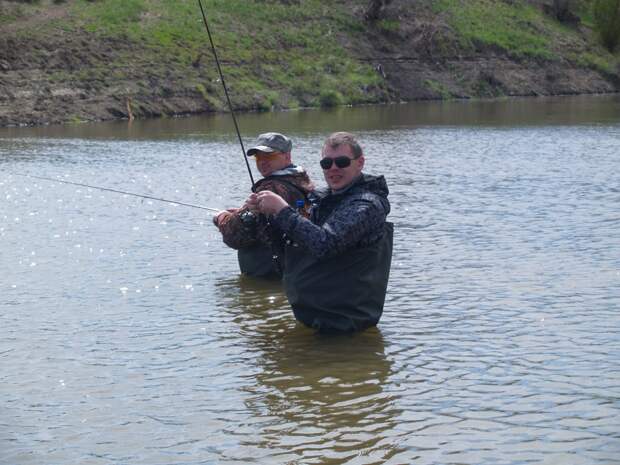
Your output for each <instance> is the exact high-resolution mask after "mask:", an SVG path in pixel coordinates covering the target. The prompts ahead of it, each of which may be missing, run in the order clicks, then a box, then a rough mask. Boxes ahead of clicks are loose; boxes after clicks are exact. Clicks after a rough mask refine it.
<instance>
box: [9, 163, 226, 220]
mask: <svg viewBox="0 0 620 465" xmlns="http://www.w3.org/2000/svg"><path fill="white" fill-rule="evenodd" d="M5 173H7V174H12V175H13V176H23V177H24V178H33V179H41V180H43V181H51V182H60V183H62V184H70V185H72V186H80V187H88V188H90V189H98V190H100V191H108V192H115V193H117V194H124V195H131V196H133V197H140V198H142V199H149V200H157V201H158V202H165V203H171V204H173V205H182V206H184V207H191V208H199V209H201V210H208V211H211V212H219V211H221V210H219V209H217V208H211V207H205V206H203V205H195V204H192V203H187V202H179V201H178V200H169V199H164V198H161V197H154V196H151V195H145V194H136V193H135V192H127V191H121V190H118V189H111V188H109V187H101V186H91V185H90V184H83V183H81V182H72V181H63V180H62V179H54V178H46V177H44V176H35V175H34V174H22V173H13V172H10V171H5Z"/></svg>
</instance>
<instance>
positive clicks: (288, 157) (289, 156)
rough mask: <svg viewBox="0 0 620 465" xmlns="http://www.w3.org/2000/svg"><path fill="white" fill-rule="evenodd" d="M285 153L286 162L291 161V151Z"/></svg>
mask: <svg viewBox="0 0 620 465" xmlns="http://www.w3.org/2000/svg"><path fill="white" fill-rule="evenodd" d="M285 155H286V161H287V162H288V163H292V161H291V152H286V153H285Z"/></svg>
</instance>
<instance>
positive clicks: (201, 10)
mask: <svg viewBox="0 0 620 465" xmlns="http://www.w3.org/2000/svg"><path fill="white" fill-rule="evenodd" d="M198 5H199V6H200V12H201V13H202V21H203V22H204V25H205V28H206V29H207V35H208V36H209V43H210V44H211V51H212V52H213V58H215V64H216V66H217V72H218V73H219V75H220V81H222V87H223V88H224V94H226V101H227V102H228V109H229V111H230V116H232V120H233V123H234V125H235V131H236V132H237V138H238V139H239V144H240V145H241V151H242V153H243V159H244V160H245V166H246V167H247V169H248V174H249V175H250V181H252V188H251V190H252V191H254V176H252V170H251V169H250V163H249V162H248V157H247V156H246V153H245V147H244V146H243V140H242V139H241V132H240V131H239V125H238V124H237V118H236V116H235V111H234V110H233V106H232V102H231V101H230V95H229V94H228V87H226V81H225V80H224V73H222V67H221V66H220V60H219V58H218V56H217V51H216V50H215V44H214V43H213V37H212V36H211V29H209V23H208V22H207V15H206V14H205V9H204V8H203V6H202V0H198Z"/></svg>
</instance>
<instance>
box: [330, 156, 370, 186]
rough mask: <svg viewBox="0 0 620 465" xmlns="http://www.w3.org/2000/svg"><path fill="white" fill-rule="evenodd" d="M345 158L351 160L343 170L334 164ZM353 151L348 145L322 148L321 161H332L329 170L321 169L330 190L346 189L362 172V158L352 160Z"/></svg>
mask: <svg viewBox="0 0 620 465" xmlns="http://www.w3.org/2000/svg"><path fill="white" fill-rule="evenodd" d="M343 156H344V157H347V158H349V159H350V160H351V164H350V165H349V166H346V167H344V168H339V167H338V166H337V165H336V163H335V162H334V160H335V159H337V158H339V157H343ZM353 157H354V155H353V151H352V150H351V147H349V146H348V145H339V146H338V147H329V146H325V147H323V160H325V159H327V158H331V159H332V164H331V166H330V167H329V169H325V168H323V175H324V176H325V181H326V182H327V185H328V186H329V187H330V188H331V189H332V190H340V189H343V188H345V187H347V186H348V185H349V184H351V183H352V182H353V180H354V179H355V178H357V176H358V175H359V174H360V173H361V172H362V168H363V167H364V157H363V156H361V157H359V158H356V159H354V158H353Z"/></svg>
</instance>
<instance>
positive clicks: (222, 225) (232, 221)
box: [217, 208, 256, 249]
mask: <svg viewBox="0 0 620 465" xmlns="http://www.w3.org/2000/svg"><path fill="white" fill-rule="evenodd" d="M246 211H247V210H246V209H243V208H240V209H238V210H237V211H235V212H234V213H232V214H231V215H229V216H228V217H226V218H224V219H223V220H222V221H220V222H219V223H218V225H217V227H218V229H219V230H220V232H221V233H222V239H223V241H224V244H226V245H227V246H228V247H230V248H232V249H242V248H244V247H249V246H251V245H253V244H254V243H255V242H256V228H251V227H248V225H247V224H246V223H244V222H243V221H242V219H241V215H242V214H243V213H245V212H246Z"/></svg>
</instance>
